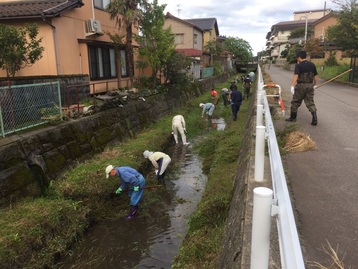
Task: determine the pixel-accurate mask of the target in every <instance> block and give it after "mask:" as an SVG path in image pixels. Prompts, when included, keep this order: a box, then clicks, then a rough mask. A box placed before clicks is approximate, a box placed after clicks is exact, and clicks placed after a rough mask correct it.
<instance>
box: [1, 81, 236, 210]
mask: <svg viewBox="0 0 358 269" xmlns="http://www.w3.org/2000/svg"><path fill="white" fill-rule="evenodd" d="M228 77H229V75H228V74H225V75H223V76H221V77H215V78H209V79H207V80H205V81H201V82H200V83H196V84H195V86H193V87H192V88H191V89H187V90H185V91H175V90H171V91H169V92H168V93H161V94H154V95H150V96H144V99H145V101H143V100H141V99H135V100H130V101H129V102H128V103H127V104H125V105H124V107H119V106H118V107H115V108H111V109H108V110H105V111H101V112H100V113H96V114H94V115H91V116H88V117H82V118H79V119H76V120H71V121H69V122H65V123H61V124H58V125H56V126H50V127H46V128H43V129H41V130H37V131H31V132H26V133H24V134H20V135H13V136H11V137H9V138H6V139H1V140H0V206H5V205H8V204H10V203H13V202H15V201H17V200H18V199H19V198H21V197H28V196H30V197H32V196H36V195H40V194H41V193H43V191H45V190H46V188H47V187H48V185H49V182H50V181H51V180H55V179H56V178H58V177H59V176H60V175H61V173H63V172H64V171H65V170H66V169H68V168H70V167H71V165H73V164H75V163H76V161H78V160H79V159H81V158H84V157H87V158H88V157H91V156H92V155H94V154H96V153H99V152H101V151H102V150H103V149H104V148H105V147H106V146H107V145H108V144H110V143H114V142H116V141H123V140H124V139H128V138H132V137H134V136H135V135H136V134H138V133H139V132H141V131H142V130H143V129H145V128H147V127H149V126H150V124H151V123H153V122H154V121H156V120H158V119H159V118H161V117H163V116H165V115H168V114H170V113H171V112H172V110H173V109H174V108H177V107H180V106H183V105H184V104H186V103H187V101H188V100H190V99H194V98H195V97H197V96H199V95H201V94H203V93H204V92H205V91H209V90H210V89H211V87H213V86H214V85H216V84H219V83H222V82H224V81H226V80H227V79H228Z"/></svg>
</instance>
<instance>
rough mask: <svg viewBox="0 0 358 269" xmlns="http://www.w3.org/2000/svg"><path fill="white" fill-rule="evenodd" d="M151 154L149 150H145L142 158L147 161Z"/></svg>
mask: <svg viewBox="0 0 358 269" xmlns="http://www.w3.org/2000/svg"><path fill="white" fill-rule="evenodd" d="M152 154H153V152H152V151H149V150H146V151H144V152H143V156H144V158H146V159H148V158H149V156H150V155H152Z"/></svg>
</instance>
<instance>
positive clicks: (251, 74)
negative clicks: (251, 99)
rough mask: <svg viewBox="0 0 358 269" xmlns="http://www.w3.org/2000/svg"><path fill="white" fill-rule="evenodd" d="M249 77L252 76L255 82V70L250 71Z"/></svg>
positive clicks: (252, 80)
mask: <svg viewBox="0 0 358 269" xmlns="http://www.w3.org/2000/svg"><path fill="white" fill-rule="evenodd" d="M249 77H250V80H251V83H252V82H254V80H255V72H254V71H250V73H249Z"/></svg>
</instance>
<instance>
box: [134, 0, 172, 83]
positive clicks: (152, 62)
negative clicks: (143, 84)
mask: <svg viewBox="0 0 358 269" xmlns="http://www.w3.org/2000/svg"><path fill="white" fill-rule="evenodd" d="M165 7H166V5H158V1H157V0H154V1H153V3H152V4H145V5H143V10H142V12H143V13H142V16H141V17H142V20H141V24H140V26H139V30H140V31H139V32H140V35H138V36H135V40H136V41H137V42H138V44H139V46H140V47H139V50H138V53H139V62H138V64H139V65H140V66H141V67H146V66H150V67H151V69H152V75H151V77H152V85H153V88H155V87H156V86H157V85H156V83H157V74H158V71H162V69H163V68H164V66H165V64H166V63H167V62H168V60H169V59H170V58H171V57H172V55H173V53H174V52H175V43H174V35H173V34H172V32H171V28H170V27H169V28H167V29H163V28H164V23H165V16H164V9H165Z"/></svg>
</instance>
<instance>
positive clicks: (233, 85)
mask: <svg viewBox="0 0 358 269" xmlns="http://www.w3.org/2000/svg"><path fill="white" fill-rule="evenodd" d="M233 89H236V90H237V85H236V82H235V81H233V82H231V85H230V90H231V91H232V90H233Z"/></svg>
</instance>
